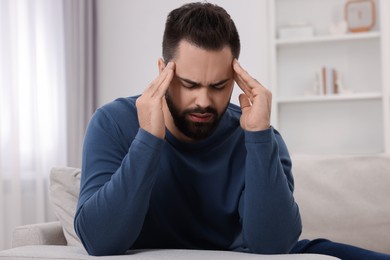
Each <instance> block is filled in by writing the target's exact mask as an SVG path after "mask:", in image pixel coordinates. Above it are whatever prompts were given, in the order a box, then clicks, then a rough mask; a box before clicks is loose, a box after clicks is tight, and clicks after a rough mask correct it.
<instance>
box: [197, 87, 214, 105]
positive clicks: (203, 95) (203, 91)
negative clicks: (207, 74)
mask: <svg viewBox="0 0 390 260" xmlns="http://www.w3.org/2000/svg"><path fill="white" fill-rule="evenodd" d="M195 94H196V96H195V105H196V106H197V107H203V108H206V107H209V106H211V103H212V101H211V97H210V93H209V91H208V88H207V87H200V88H199V89H198V91H197V93H195Z"/></svg>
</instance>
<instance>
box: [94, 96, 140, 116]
mask: <svg viewBox="0 0 390 260" xmlns="http://www.w3.org/2000/svg"><path fill="white" fill-rule="evenodd" d="M138 97H139V96H131V97H120V98H117V99H115V100H113V101H111V102H109V103H106V104H104V105H102V106H101V107H100V108H99V110H103V111H106V112H109V113H113V112H114V113H118V112H130V111H132V110H136V107H135V102H136V100H137V98H138Z"/></svg>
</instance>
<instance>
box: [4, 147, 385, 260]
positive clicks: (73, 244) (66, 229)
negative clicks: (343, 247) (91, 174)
mask: <svg viewBox="0 0 390 260" xmlns="http://www.w3.org/2000/svg"><path fill="white" fill-rule="evenodd" d="M292 161H293V174H294V177H295V198H296V201H297V203H298V205H299V208H300V212H301V217H302V222H303V232H302V235H301V239H305V238H306V239H313V238H327V239H330V240H333V241H337V242H342V243H347V244H351V245H355V246H360V247H364V248H366V249H370V250H374V251H378V252H383V253H388V254H390V202H389V200H390V188H389V187H388V186H389V184H390V156H389V155H384V154H374V155H292ZM80 174H81V171H80V169H76V168H70V167H60V168H53V169H52V171H51V174H50V187H49V191H50V194H49V195H50V200H51V202H52V205H53V208H54V210H55V213H56V216H57V218H58V221H55V222H49V223H40V224H31V225H25V226H20V227H17V228H16V229H15V230H14V233H13V238H12V248H11V249H7V250H4V251H1V252H0V259H10V260H13V259H15V260H16V259H24V260H25V259H80V260H81V259H114V260H115V259H118V260H119V259H135V260H137V259H336V258H334V257H330V256H325V255H317V254H295V255H293V254H291V255H282V254H281V255H259V254H248V253H238V252H228V251H212V250H180V249H158V250H157V249H150V250H129V251H128V252H127V253H126V254H125V255H121V256H105V257H98V258H97V257H93V256H89V255H88V254H87V253H86V251H85V250H84V248H83V247H82V245H81V243H80V241H79V240H78V238H77V236H76V234H75V232H74V230H73V216H74V212H75V209H76V203H77V197H78V192H79V185H80Z"/></svg>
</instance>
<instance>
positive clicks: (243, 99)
mask: <svg viewBox="0 0 390 260" xmlns="http://www.w3.org/2000/svg"><path fill="white" fill-rule="evenodd" d="M238 99H239V101H240V107H241V110H242V111H243V112H244V109H245V110H246V109H248V108H250V107H251V102H250V101H249V98H248V97H247V95H245V94H240V96H239V97H238Z"/></svg>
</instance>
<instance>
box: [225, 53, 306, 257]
mask: <svg viewBox="0 0 390 260" xmlns="http://www.w3.org/2000/svg"><path fill="white" fill-rule="evenodd" d="M233 68H234V71H235V80H236V82H237V84H238V86H239V87H240V88H241V89H242V91H243V92H244V93H243V94H241V95H240V96H239V98H240V106H241V111H242V115H241V118H240V125H241V127H242V128H243V129H244V130H245V146H246V150H247V157H246V165H245V168H246V172H245V190H244V192H243V195H242V198H241V200H240V216H241V221H242V226H243V234H242V239H243V242H244V244H245V246H246V247H247V249H248V250H249V251H251V252H254V253H287V252H289V251H290V250H291V248H292V247H293V246H294V245H295V243H296V242H297V240H298V237H299V235H300V233H301V229H302V226H301V219H300V214H299V209H298V206H297V204H296V203H295V200H294V197H293V186H294V183H293V177H292V174H291V161H290V157H289V154H288V151H287V147H286V145H285V143H284V141H283V140H282V138H281V136H280V135H279V133H277V132H276V131H275V130H274V129H273V128H272V127H270V115H271V103H272V94H271V92H270V91H268V90H267V89H266V88H264V87H263V86H262V85H261V84H260V83H259V82H258V81H257V80H255V79H254V78H252V77H251V76H250V75H249V74H248V73H247V72H246V71H245V70H244V69H243V68H242V67H241V66H240V64H239V63H238V62H237V61H236V60H235V61H234V62H233Z"/></svg>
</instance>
